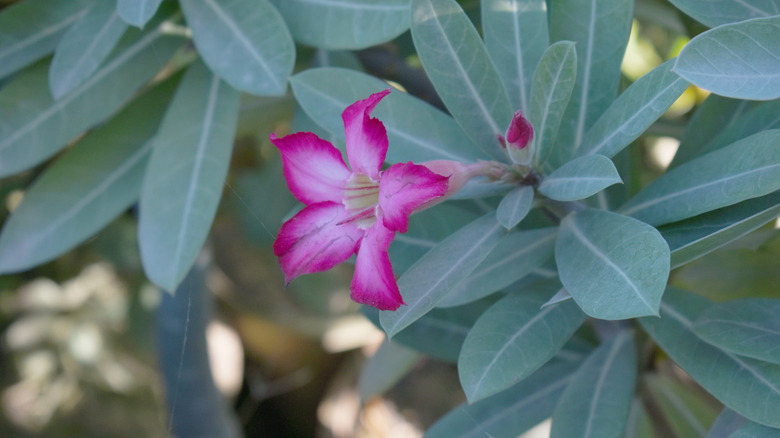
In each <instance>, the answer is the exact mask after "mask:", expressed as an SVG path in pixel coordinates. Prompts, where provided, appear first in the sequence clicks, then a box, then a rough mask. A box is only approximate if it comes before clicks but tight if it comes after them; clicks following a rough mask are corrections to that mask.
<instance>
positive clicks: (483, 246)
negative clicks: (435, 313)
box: [380, 211, 506, 337]
mask: <svg viewBox="0 0 780 438" xmlns="http://www.w3.org/2000/svg"><path fill="white" fill-rule="evenodd" d="M505 235H506V229H505V228H504V227H502V226H501V224H499V223H498V221H497V220H496V214H495V212H492V211H491V212H490V213H488V214H486V215H484V216H482V217H481V218H479V219H477V220H475V221H474V222H472V223H470V224H468V225H466V226H465V227H463V228H461V229H460V230H458V231H457V232H455V233H453V234H452V235H451V236H450V237H448V238H447V239H445V240H444V241H442V242H441V243H440V244H438V245H436V246H435V247H434V248H432V249H431V250H430V251H428V252H427V253H426V254H425V255H424V256H423V257H422V258H420V260H418V261H417V263H415V264H414V265H413V266H412V267H411V268H409V269H408V270H407V271H406V272H405V273H404V275H402V276H401V278H399V279H398V288H399V289H400V290H401V295H403V298H404V301H406V304H407V305H406V306H402V307H401V308H399V309H398V310H395V311H392V312H390V311H385V312H382V313H381V318H380V320H381V321H382V327H383V328H384V329H385V331H386V332H387V334H388V336H390V337H393V336H395V335H396V334H397V333H398V332H400V331H401V330H403V329H404V328H405V327H407V326H408V325H409V324H411V323H413V322H414V321H416V320H417V319H419V318H420V317H421V316H423V315H425V314H426V313H428V312H429V311H430V310H431V309H433V307H434V306H436V304H437V303H438V302H439V301H441V300H442V299H443V298H444V297H445V296H446V295H447V294H448V293H449V292H450V291H452V289H453V288H454V287H455V286H457V285H458V284H459V283H460V282H461V281H463V280H464V279H465V278H466V277H467V276H468V275H469V274H470V273H471V271H473V270H474V268H476V267H477V265H479V264H480V263H481V262H482V260H484V259H485V257H487V255H488V254H490V251H492V250H493V248H495V246H496V245H498V243H499V242H500V241H501V239H502V238H503V237H504V236H505Z"/></svg>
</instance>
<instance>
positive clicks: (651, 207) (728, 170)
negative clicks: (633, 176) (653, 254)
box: [619, 130, 780, 225]
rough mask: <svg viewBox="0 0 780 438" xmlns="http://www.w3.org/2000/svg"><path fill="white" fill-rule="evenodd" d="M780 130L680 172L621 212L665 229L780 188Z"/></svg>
mask: <svg viewBox="0 0 780 438" xmlns="http://www.w3.org/2000/svg"><path fill="white" fill-rule="evenodd" d="M778 142H780V130H770V131H763V132H760V133H758V134H754V135H751V136H750V137H747V138H745V139H743V140H740V141H738V142H736V143H733V144H731V145H729V146H726V147H724V148H722V149H718V150H717V151H714V152H711V153H709V154H707V155H704V156H702V157H699V158H697V159H695V160H693V161H689V162H687V163H685V164H683V165H680V166H679V167H676V168H674V169H672V170H670V171H668V172H667V173H666V174H664V175H663V176H661V177H660V178H658V179H656V180H655V181H653V182H652V183H651V184H650V185H648V186H647V187H645V188H644V189H643V190H642V191H640V192H639V193H637V195H636V196H634V197H633V198H632V199H631V200H629V201H628V203H626V204H625V205H624V206H623V207H621V209H620V210H619V211H620V212H621V213H623V214H625V215H629V216H633V217H635V218H637V219H639V220H641V221H643V222H647V223H648V224H650V225H661V224H666V223H669V222H675V221H678V220H681V219H685V218H689V217H692V216H696V215H698V214H701V213H705V212H707V211H710V210H715V209H716V208H721V207H726V206H728V205H732V204H736V203H737V202H740V201H744V200H746V199H750V198H756V197H759V196H763V195H766V194H769V193H772V192H773V191H775V190H777V189H780V148H778V147H777V144H778Z"/></svg>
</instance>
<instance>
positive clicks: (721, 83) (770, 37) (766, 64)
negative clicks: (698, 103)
mask: <svg viewBox="0 0 780 438" xmlns="http://www.w3.org/2000/svg"><path fill="white" fill-rule="evenodd" d="M778 31H780V16H776V17H768V18H755V19H752V20H747V21H742V22H739V23H734V24H727V25H723V26H719V27H716V28H715V29H711V30H708V31H707V32H704V33H702V34H700V35H698V36H696V38H694V39H692V40H691V41H690V42H689V43H688V44H686V45H685V47H683V49H682V51H681V52H680V56H679V57H678V58H677V61H676V62H675V65H674V71H675V72H676V73H677V74H679V75H680V76H682V77H683V78H685V79H686V80H687V81H689V82H691V83H693V84H694V85H696V86H698V87H701V88H705V89H707V90H710V91H712V92H713V93H717V94H720V95H723V96H728V97H736V98H740V99H752V100H771V99H777V98H778V97H780V48H778V46H777V44H775V43H776V41H777V38H776V37H777V33H778Z"/></svg>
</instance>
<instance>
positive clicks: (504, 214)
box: [496, 186, 534, 230]
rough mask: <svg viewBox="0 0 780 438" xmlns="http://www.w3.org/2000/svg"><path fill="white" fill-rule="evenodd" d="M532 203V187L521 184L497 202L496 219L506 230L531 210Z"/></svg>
mask: <svg viewBox="0 0 780 438" xmlns="http://www.w3.org/2000/svg"><path fill="white" fill-rule="evenodd" d="M533 203H534V189H533V187H531V186H521V187H518V188H516V189H514V190H512V191H511V192H509V193H507V194H506V196H504V199H502V200H501V203H500V204H498V210H497V211H496V215H497V218H498V221H499V222H500V223H501V225H503V226H504V228H506V229H507V230H510V229H512V228H514V227H515V226H516V225H517V224H519V223H520V221H522V220H523V218H525V215H527V214H528V212H529V211H531V206H532V205H533Z"/></svg>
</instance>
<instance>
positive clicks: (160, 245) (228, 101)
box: [138, 63, 240, 292]
mask: <svg viewBox="0 0 780 438" xmlns="http://www.w3.org/2000/svg"><path fill="white" fill-rule="evenodd" d="M239 97H240V96H239V93H238V92H237V91H236V90H234V89H233V88H231V87H230V86H228V85H227V84H225V83H224V82H222V81H221V80H220V78H219V77H218V76H216V75H213V74H211V72H210V71H209V70H208V69H207V68H206V67H205V66H204V65H203V64H201V63H196V64H194V65H193V66H192V67H190V68H189V70H188V71H187V73H186V74H185V76H184V79H183V80H182V82H181V84H180V85H179V88H178V89H177V90H176V95H175V96H174V98H173V101H172V102H171V104H170V105H169V106H168V110H167V112H166V113H165V118H164V119H163V121H162V124H161V126H160V130H159V132H158V133H157V136H156V137H155V139H154V140H153V142H154V150H153V152H152V156H151V158H150V160H149V167H148V169H147V170H146V176H145V177H144V183H143V188H142V191H141V203H140V218H139V236H138V240H139V245H140V247H141V260H142V262H143V265H144V271H145V272H146V275H147V276H148V277H149V279H150V280H152V281H153V282H154V283H155V284H157V285H158V286H160V287H161V288H163V289H165V290H167V291H171V292H172V291H173V290H175V289H176V287H177V286H178V285H179V283H181V281H182V280H183V279H184V276H185V275H186V274H187V272H188V271H189V270H190V267H191V266H192V264H193V263H194V262H195V258H196V257H197V256H198V253H199V252H200V248H201V246H203V242H204V241H205V240H206V236H207V235H208V232H209V229H210V228H211V222H212V221H213V220H214V215H215V214H216V212H217V206H218V204H219V200H220V198H221V196H222V186H223V185H224V183H225V177H226V175H227V170H228V165H229V164H230V154H231V151H232V148H233V135H234V130H235V127H236V123H237V120H238V108H239Z"/></svg>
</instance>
